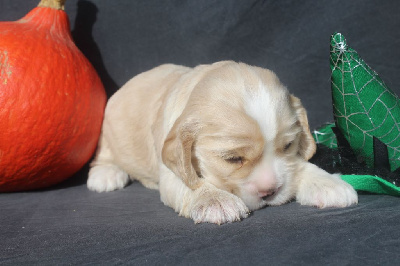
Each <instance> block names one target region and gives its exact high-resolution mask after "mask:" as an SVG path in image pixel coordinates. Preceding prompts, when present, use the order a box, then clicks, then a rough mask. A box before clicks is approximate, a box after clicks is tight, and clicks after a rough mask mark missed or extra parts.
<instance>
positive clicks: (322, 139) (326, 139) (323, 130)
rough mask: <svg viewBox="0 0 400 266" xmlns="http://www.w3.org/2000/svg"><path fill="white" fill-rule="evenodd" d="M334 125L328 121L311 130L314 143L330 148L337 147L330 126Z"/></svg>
mask: <svg viewBox="0 0 400 266" xmlns="http://www.w3.org/2000/svg"><path fill="white" fill-rule="evenodd" d="M333 127H335V124H334V123H328V124H326V125H323V126H321V127H320V128H318V129H316V130H314V131H313V132H312V136H313V137H314V140H315V143H317V144H321V145H324V146H326V147H328V148H331V149H337V147H338V145H337V140H336V135H335V133H333V131H332V128H333Z"/></svg>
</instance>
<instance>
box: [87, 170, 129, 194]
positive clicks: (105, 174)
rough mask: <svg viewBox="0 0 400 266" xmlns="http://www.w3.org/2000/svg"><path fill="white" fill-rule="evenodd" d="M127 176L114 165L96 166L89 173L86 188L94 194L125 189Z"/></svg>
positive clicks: (127, 180)
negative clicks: (94, 192)
mask: <svg viewBox="0 0 400 266" xmlns="http://www.w3.org/2000/svg"><path fill="white" fill-rule="evenodd" d="M128 182H129V176H128V174H127V173H126V172H124V171H123V170H121V169H120V168H119V167H118V166H116V165H96V166H93V167H92V168H91V169H90V171H89V178H88V181H87V187H88V188H89V189H90V190H92V191H96V192H108V191H113V190H117V189H121V188H123V187H125V186H126V185H127V184H128Z"/></svg>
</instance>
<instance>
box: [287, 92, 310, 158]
mask: <svg viewBox="0 0 400 266" xmlns="http://www.w3.org/2000/svg"><path fill="white" fill-rule="evenodd" d="M290 103H291V105H292V106H293V107H294V109H295V110H296V115H297V119H298V120H299V123H300V126H301V127H302V131H301V133H300V134H301V136H300V150H299V152H300V155H301V156H302V157H303V158H304V159H305V160H309V159H310V158H311V157H312V156H313V155H314V153H315V151H316V149H317V146H316V144H315V141H314V138H313V136H312V135H311V132H310V127H309V125H308V119H307V112H306V109H304V107H303V105H302V104H301V101H300V99H299V98H297V97H295V96H293V95H290Z"/></svg>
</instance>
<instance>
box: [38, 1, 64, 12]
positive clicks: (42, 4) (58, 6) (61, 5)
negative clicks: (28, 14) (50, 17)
mask: <svg viewBox="0 0 400 266" xmlns="http://www.w3.org/2000/svg"><path fill="white" fill-rule="evenodd" d="M65 1H66V0H41V1H40V3H39V5H38V7H50V8H54V9H58V10H64V4H65Z"/></svg>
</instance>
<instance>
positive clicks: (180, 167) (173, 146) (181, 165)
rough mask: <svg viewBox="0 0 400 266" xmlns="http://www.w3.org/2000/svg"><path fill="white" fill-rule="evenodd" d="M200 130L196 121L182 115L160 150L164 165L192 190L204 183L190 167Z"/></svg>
mask: <svg viewBox="0 0 400 266" xmlns="http://www.w3.org/2000/svg"><path fill="white" fill-rule="evenodd" d="M200 128H201V126H200V122H199V121H198V120H197V119H195V118H194V117H193V116H187V115H185V114H182V115H181V116H180V117H179V118H178V119H177V120H176V122H175V124H174V126H173V127H172V129H171V131H170V132H169V133H168V136H167V138H166V140H165V142H164V146H163V149H162V160H163V162H164V164H165V165H166V166H167V167H168V168H169V169H170V170H171V171H172V172H174V173H175V174H176V175H177V176H179V177H180V178H182V181H183V182H184V183H185V184H186V185H187V186H188V187H189V188H191V189H193V190H195V189H197V188H198V187H200V186H201V185H202V183H203V182H204V181H203V180H202V179H201V178H200V177H198V176H197V174H196V170H195V169H194V167H193V165H192V148H193V145H194V142H195V140H196V137H197V134H198V132H199V130H200Z"/></svg>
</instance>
